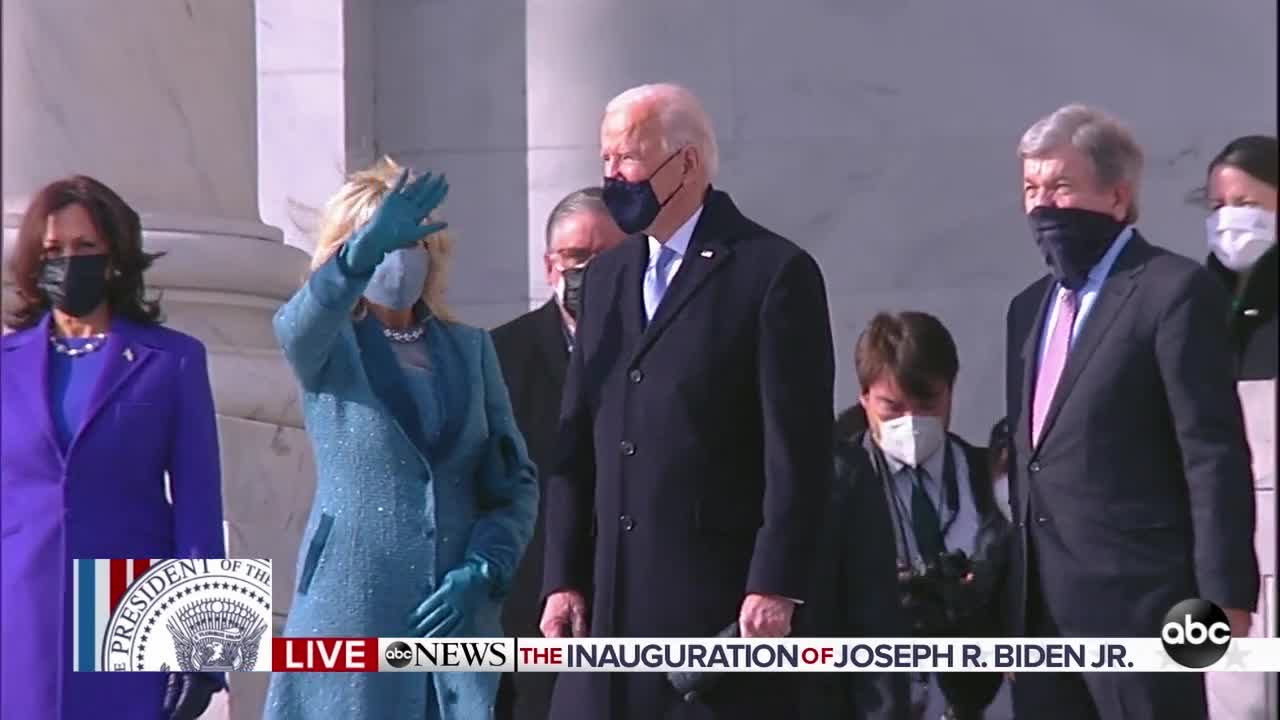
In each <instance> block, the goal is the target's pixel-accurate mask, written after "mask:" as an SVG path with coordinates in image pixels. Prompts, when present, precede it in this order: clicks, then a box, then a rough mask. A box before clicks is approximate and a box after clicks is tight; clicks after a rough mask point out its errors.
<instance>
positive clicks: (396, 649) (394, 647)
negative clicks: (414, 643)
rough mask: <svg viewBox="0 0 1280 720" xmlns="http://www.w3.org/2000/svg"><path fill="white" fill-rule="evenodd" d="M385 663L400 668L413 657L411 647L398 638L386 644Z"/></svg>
mask: <svg viewBox="0 0 1280 720" xmlns="http://www.w3.org/2000/svg"><path fill="white" fill-rule="evenodd" d="M386 658H387V664H388V665H390V666H391V667H393V668H402V667H404V666H406V665H408V664H409V661H410V660H412V659H413V648H411V647H409V644H408V643H404V642H401V641H399V640H397V641H395V642H393V643H391V644H390V645H388V646H387V653H386Z"/></svg>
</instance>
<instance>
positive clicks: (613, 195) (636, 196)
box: [601, 150, 684, 235]
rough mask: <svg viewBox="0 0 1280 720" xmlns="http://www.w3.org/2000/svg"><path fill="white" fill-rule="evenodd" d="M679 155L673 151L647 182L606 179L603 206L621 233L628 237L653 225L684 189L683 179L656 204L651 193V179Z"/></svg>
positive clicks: (650, 175) (655, 199)
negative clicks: (663, 210) (668, 204)
mask: <svg viewBox="0 0 1280 720" xmlns="http://www.w3.org/2000/svg"><path fill="white" fill-rule="evenodd" d="M679 154H680V150H677V151H675V152H674V153H672V154H671V156H670V157H668V158H667V159H666V160H663V161H662V164H661V165H659V166H658V167H657V169H656V170H654V171H653V172H652V173H650V174H649V178H648V179H647V180H641V181H639V182H628V181H626V180H623V179H622V178H612V177H607V178H605V179H604V186H603V187H602V188H601V190H602V195H603V198H602V199H603V200H604V204H605V206H606V207H608V208H609V214H610V215H612V216H613V221H614V222H615V223H617V224H618V227H619V228H620V229H621V230H622V232H624V233H626V234H628V235H634V234H636V233H638V232H641V231H643V230H644V229H645V228H647V227H649V226H650V225H652V224H653V221H654V219H655V218H657V217H658V213H659V212H661V211H662V208H664V207H666V206H667V203H669V202H671V198H673V197H675V196H676V193H678V192H680V188H682V187H684V179H683V178H681V180H680V184H679V185H677V186H676V189H675V190H672V191H671V194H670V195H668V196H667V199H666V200H663V201H661V202H659V201H658V196H657V195H656V194H655V193H654V192H653V176H654V175H657V174H658V172H659V171H661V170H662V168H664V167H666V166H667V163H669V162H671V160H672V158H674V157H675V156H677V155H679Z"/></svg>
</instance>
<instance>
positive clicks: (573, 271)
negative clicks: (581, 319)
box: [560, 265, 587, 320]
mask: <svg viewBox="0 0 1280 720" xmlns="http://www.w3.org/2000/svg"><path fill="white" fill-rule="evenodd" d="M586 274H587V267H586V266H585V265H581V266H578V267H576V268H569V269H568V270H565V271H564V272H562V273H560V276H561V277H563V278H564V298H563V299H562V302H563V303H564V311H565V312H567V313H569V317H571V318H573V319H574V320H577V319H578V316H579V315H581V314H582V278H583V276H585V275H586Z"/></svg>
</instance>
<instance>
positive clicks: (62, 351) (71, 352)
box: [49, 333, 107, 357]
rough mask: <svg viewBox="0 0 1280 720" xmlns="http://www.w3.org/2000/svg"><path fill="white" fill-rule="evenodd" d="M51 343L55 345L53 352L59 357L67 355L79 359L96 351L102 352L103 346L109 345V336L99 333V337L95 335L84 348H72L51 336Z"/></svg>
mask: <svg viewBox="0 0 1280 720" xmlns="http://www.w3.org/2000/svg"><path fill="white" fill-rule="evenodd" d="M49 342H50V343H52V344H53V351H54V352H56V353H58V354H59V355H66V356H67V357H79V356H81V355H88V354H89V353H91V352H93V351H94V350H101V349H102V346H104V345H106V344H107V334H106V333H98V334H97V335H93V336H91V337H90V338H89V342H87V343H85V344H84V345H83V346H81V347H78V348H73V347H71V346H70V345H68V344H66V343H65V342H63V341H62V340H59V339H58V338H56V337H54V336H53V335H50V336H49Z"/></svg>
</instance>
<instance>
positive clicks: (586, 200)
mask: <svg viewBox="0 0 1280 720" xmlns="http://www.w3.org/2000/svg"><path fill="white" fill-rule="evenodd" d="M584 212H586V213H599V214H600V215H603V216H605V217H607V218H610V220H612V216H610V215H609V208H608V206H606V205H605V204H604V196H603V194H602V193H601V191H600V188H598V187H586V188H582V189H581V190H574V191H573V192H571V193H569V194H568V195H565V196H564V199H563V200H561V201H560V202H558V203H556V206H555V207H553V208H551V214H550V215H549V216H547V249H548V250H550V249H551V236H552V235H555V232H556V227H557V226H559V225H560V223H562V222H564V221H565V220H567V219H569V218H570V217H572V216H574V215H577V214H578V213H584Z"/></svg>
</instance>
